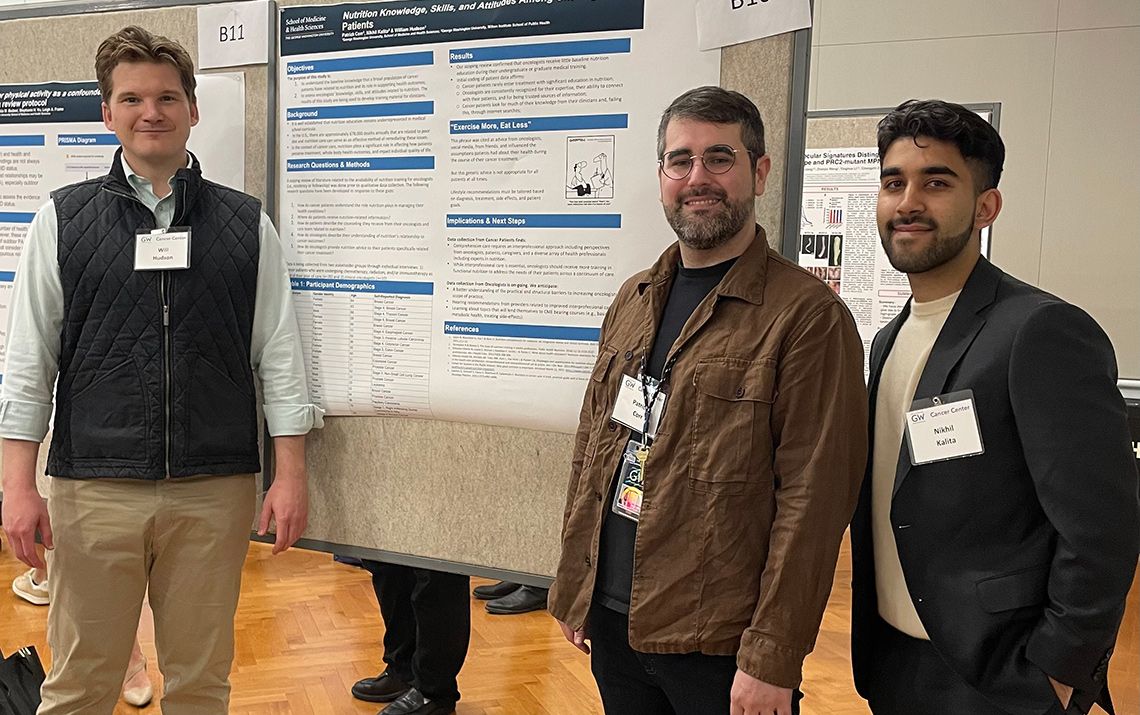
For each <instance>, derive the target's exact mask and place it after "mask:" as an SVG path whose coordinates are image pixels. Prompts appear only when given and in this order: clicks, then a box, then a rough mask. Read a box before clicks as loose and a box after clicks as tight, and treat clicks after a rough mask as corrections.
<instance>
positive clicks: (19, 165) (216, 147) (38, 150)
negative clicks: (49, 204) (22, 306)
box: [0, 73, 245, 379]
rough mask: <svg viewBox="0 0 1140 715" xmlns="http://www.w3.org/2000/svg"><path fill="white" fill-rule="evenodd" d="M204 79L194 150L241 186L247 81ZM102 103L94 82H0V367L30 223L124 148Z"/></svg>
mask: <svg viewBox="0 0 1140 715" xmlns="http://www.w3.org/2000/svg"><path fill="white" fill-rule="evenodd" d="M197 80H198V89H197V95H198V109H199V112H200V115H201V121H199V123H198V126H197V127H195V128H194V129H193V130H192V131H191V134H190V142H189V147H190V151H192V152H194V154H195V155H196V156H197V157H198V159H199V160H200V161H201V163H202V170H203V174H204V175H205V176H206V177H207V178H210V179H212V180H214V181H218V182H220V183H224V184H226V185H227V186H232V187H234V188H238V189H240V188H242V187H243V186H244V184H245V78H244V76H243V75H241V74H236V73H223V74H211V75H199V76H198V77H197ZM101 107H102V100H101V97H100V95H99V87H98V85H97V84H96V83H95V82H44V83H38V84H7V85H0V366H3V365H4V355H6V353H7V325H8V305H9V303H10V300H11V294H12V282H13V280H14V279H15V275H16V265H17V263H18V262H19V258H20V251H21V249H22V248H23V245H24V238H25V237H26V235H27V233H28V225H29V224H30V223H31V222H32V218H33V217H34V216H35V213H36V211H37V210H38V209H39V207H40V206H41V205H43V203H44V202H45V201H47V200H48V198H49V197H50V193H51V192H52V191H53V190H55V189H57V188H59V187H61V186H66V185H68V184H73V183H76V182H78V181H85V180H87V179H89V178H93V177H96V176H101V175H103V174H106V173H107V170H108V168H109V167H110V165H111V159H112V158H113V157H114V155H115V151H116V150H117V149H118V148H119V141H118V139H117V138H116V137H115V135H114V134H113V133H112V132H111V131H109V130H108V129H107V127H106V126H104V124H103V115H102V109H101ZM0 379H2V376H0Z"/></svg>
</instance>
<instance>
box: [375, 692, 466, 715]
mask: <svg viewBox="0 0 1140 715" xmlns="http://www.w3.org/2000/svg"><path fill="white" fill-rule="evenodd" d="M454 712H455V703H444V702H439V701H435V700H425V699H424V696H423V694H422V693H420V691H418V690H416V689H415V688H412V689H411V690H409V691H408V692H406V693H404V694H403V695H401V696H400V697H399V699H398V700H396V702H394V703H392V704H391V705H389V706H388V707H386V708H384V709H383V710H381V711H380V712H379V713H378V714H377V715H451V713H454Z"/></svg>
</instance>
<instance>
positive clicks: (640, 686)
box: [587, 605, 803, 715]
mask: <svg viewBox="0 0 1140 715" xmlns="http://www.w3.org/2000/svg"><path fill="white" fill-rule="evenodd" d="M587 635H588V637H589V638H590V652H591V655H590V669H591V670H592V671H593V673H594V679H595V680H596V681H597V682H598V692H600V693H601V695H602V706H603V707H604V708H605V711H606V713H607V715H728V714H729V712H730V705H731V694H732V681H733V679H734V678H735V677H736V658H734V657H733V656H730V655H704V654H703V653H684V654H677V655H658V654H655V653H640V652H638V651H635V650H633V649H632V648H630V647H629V617H628V616H626V615H624V614H621V613H618V612H617V611H613V610H611V609H609V608H606V607H605V606H601V605H595V606H594V607H593V608H591V609H590V619H589V623H588V625H587ZM802 697H803V695H802V694H801V693H800V692H799V691H798V690H797V691H795V692H794V693H793V696H792V713H793V714H798V713H799V711H800V706H799V701H800V698H802Z"/></svg>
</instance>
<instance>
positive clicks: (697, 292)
mask: <svg viewBox="0 0 1140 715" xmlns="http://www.w3.org/2000/svg"><path fill="white" fill-rule="evenodd" d="M734 263H736V259H735V258H732V259H729V260H727V261H725V262H724V263H718V264H716V265H715V266H709V267H707V268H685V267H684V266H681V265H678V266H677V275H676V277H675V278H674V279H673V285H672V286H671V287H670V289H669V298H668V299H667V300H666V301H665V309H664V311H663V312H662V314H661V325H660V327H659V328H658V329H657V336H656V337H655V338H654V340H653V349H652V350H651V351H650V355H649V364H648V365H647V366H646V372H648V373H649V374H650V375H651V376H652V377H654V378H657V379H660V378H661V373H662V371H663V370H664V369H665V358H666V357H668V355H669V350H670V349H671V348H672V347H673V343H675V342H676V341H677V337H678V336H679V335H680V334H681V329H682V328H684V327H685V323H687V322H688V320H689V316H691V315H692V314H693V311H694V310H696V309H697V306H698V305H700V303H701V301H702V300H704V299H705V297H706V296H707V295H708V294H709V293H711V292H712V289H713V288H716V286H717V284H719V283H720V281H721V279H723V278H724V276H725V274H726V273H728V270H729V269H730V268H732V264H734ZM668 409H669V404H668V402H666V404H665V410H666V411H668ZM631 437H632V438H633V439H641V434H640V433H638V432H634V433H633V434H632V435H631ZM620 473H621V467H620V466H619V467H618V472H617V474H615V475H614V479H613V485H612V486H611V487H610V493H609V497H608V501H607V502H606V510H605V516H604V517H603V521H602V534H601V540H600V542H599V544H598V579H597V582H596V583H595V586H594V598H595V599H596V600H597V601H598V603H600V604H602V605H603V606H605V607H606V608H610V609H613V610H615V611H618V612H620V613H629V594H630V590H631V589H632V588H633V541H634V538H635V537H636V536H637V522H635V521H633V520H632V519H627V518H626V517H624V516H621V515H618V514H615V513H614V512H613V510H612V509H611V506H612V504H613V501H614V494H615V493H616V492H617V487H618V475H620Z"/></svg>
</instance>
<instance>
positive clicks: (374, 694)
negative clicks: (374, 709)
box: [352, 670, 412, 703]
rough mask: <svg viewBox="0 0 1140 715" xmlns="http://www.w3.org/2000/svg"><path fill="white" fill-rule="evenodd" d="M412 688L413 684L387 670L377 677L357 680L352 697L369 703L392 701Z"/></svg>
mask: <svg viewBox="0 0 1140 715" xmlns="http://www.w3.org/2000/svg"><path fill="white" fill-rule="evenodd" d="M411 689H412V686H410V685H408V684H407V683H405V682H404V681H402V680H400V679H399V678H397V677H396V676H394V675H392V674H391V673H389V672H388V671H387V670H385V671H384V672H383V673H381V674H380V675H377V676H376V677H375V678H365V679H364V680H358V681H356V684H355V685H353V686H352V697H354V698H356V699H357V700H363V701H365V702H369V703H390V702H392V701H393V700H395V699H396V698H398V697H400V696H401V695H403V694H404V693H406V692H408V691H409V690H411Z"/></svg>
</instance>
